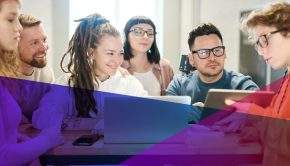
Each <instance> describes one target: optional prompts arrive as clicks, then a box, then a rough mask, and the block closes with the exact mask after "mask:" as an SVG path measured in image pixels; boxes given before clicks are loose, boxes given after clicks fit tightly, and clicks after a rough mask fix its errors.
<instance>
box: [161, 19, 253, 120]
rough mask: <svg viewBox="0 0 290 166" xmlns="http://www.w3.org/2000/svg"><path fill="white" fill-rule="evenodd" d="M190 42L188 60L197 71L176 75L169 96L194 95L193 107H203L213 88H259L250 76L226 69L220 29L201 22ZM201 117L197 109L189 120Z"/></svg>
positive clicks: (169, 89) (193, 31) (168, 89)
mask: <svg viewBox="0 0 290 166" xmlns="http://www.w3.org/2000/svg"><path fill="white" fill-rule="evenodd" d="M188 45H189V49H190V53H189V55H188V56H189V62H190V64H191V65H192V66H194V67H195V68H196V70H195V71H194V72H191V73H190V74H188V75H185V76H177V77H175V78H174V79H173V80H172V82H171V83H170V84H169V86H168V88H167V90H166V94H167V95H176V96H191V100H192V103H193V105H194V106H201V107H203V103H204V101H205V98H206V95H207V93H208V91H209V89H212V88H215V89H240V90H257V89H258V86H257V85H256V84H255V83H254V82H253V81H252V80H251V77H250V76H244V75H243V74H241V73H236V72H233V71H227V70H225V69H224V61H225V58H226V53H225V46H224V45H223V39H222V35H221V33H220V31H219V30H218V28H217V27H215V26H214V25H213V24H210V23H209V24H202V25H200V26H198V27H196V28H195V29H193V30H192V31H191V32H190V33H189V38H188ZM202 117H203V118H204V117H205V116H204V115H203V116H202ZM200 118H201V111H200V109H194V110H193V111H192V113H191V118H190V121H194V122H197V121H199V120H200Z"/></svg>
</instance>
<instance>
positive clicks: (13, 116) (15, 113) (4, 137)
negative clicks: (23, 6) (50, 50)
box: [0, 0, 60, 165]
mask: <svg viewBox="0 0 290 166" xmlns="http://www.w3.org/2000/svg"><path fill="white" fill-rule="evenodd" d="M19 8H20V2H19V1H18V0H0V34H1V36H0V49H1V51H0V75H1V77H0V165H23V164H29V162H31V161H32V160H35V159H37V157H38V156H39V155H41V154H42V153H44V152H45V151H47V150H48V149H49V148H51V147H53V146H55V145H57V144H58V143H60V141H59V142H58V141H57V140H60V139H58V136H57V134H56V129H55V128H54V129H52V130H49V129H48V130H44V131H42V133H41V134H40V135H39V136H37V137H35V138H33V139H30V138H28V137H27V136H24V135H21V134H19V133H18V125H19V123H20V120H21V110H20V108H19V106H18V105H17V103H16V102H15V100H14V98H13V97H12V96H11V94H10V91H11V89H12V88H13V87H12V88H11V86H13V81H15V80H13V79H10V78H8V77H7V76H9V77H15V76H16V70H15V69H16V65H15V64H16V58H15V55H14V54H13V51H14V50H16V49H17V46H18V42H19V36H20V32H21V30H22V27H21V25H20V23H19V20H18V16H19ZM3 76H5V77H3ZM52 133H54V134H52ZM52 135H54V136H56V137H51V136H52Z"/></svg>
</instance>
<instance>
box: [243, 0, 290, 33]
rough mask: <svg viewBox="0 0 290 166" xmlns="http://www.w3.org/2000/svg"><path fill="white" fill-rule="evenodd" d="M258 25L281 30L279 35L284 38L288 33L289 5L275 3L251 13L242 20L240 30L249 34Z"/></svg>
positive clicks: (289, 27) (289, 25) (289, 29)
mask: <svg viewBox="0 0 290 166" xmlns="http://www.w3.org/2000/svg"><path fill="white" fill-rule="evenodd" d="M258 25H262V26H269V27H275V28H276V29H277V30H279V29H281V30H284V31H281V34H282V35H283V36H286V35H287V34H288V33H289V32H290V4H289V3H287V2H283V1H281V2H276V3H272V4H269V5H268V6H266V7H265V8H263V9H259V10H254V11H252V12H251V13H250V14H249V15H248V16H247V17H245V18H244V19H243V20H242V27H241V28H242V30H243V31H245V32H248V33H250V32H251V30H252V29H253V28H255V27H256V26H258Z"/></svg>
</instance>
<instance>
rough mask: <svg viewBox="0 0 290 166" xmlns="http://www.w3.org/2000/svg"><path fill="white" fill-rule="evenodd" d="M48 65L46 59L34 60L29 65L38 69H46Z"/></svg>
mask: <svg viewBox="0 0 290 166" xmlns="http://www.w3.org/2000/svg"><path fill="white" fill-rule="evenodd" d="M46 64H47V61H46V58H45V57H44V58H42V59H39V60H37V59H35V58H33V59H32V60H31V61H30V63H29V65H30V66H33V67H36V68H44V67H45V66H46Z"/></svg>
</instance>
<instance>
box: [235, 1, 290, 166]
mask: <svg viewBox="0 0 290 166" xmlns="http://www.w3.org/2000/svg"><path fill="white" fill-rule="evenodd" d="M242 25H243V28H244V30H245V31H247V32H248V33H249V34H250V35H251V38H252V40H253V44H254V45H255V47H256V50H257V52H258V53H259V54H260V55H261V56H262V57H263V59H264V60H265V61H266V63H268V64H269V65H270V66H271V67H272V68H273V69H275V70H277V69H285V70H286V71H285V75H284V77H283V78H282V79H280V80H279V81H276V83H272V84H275V85H277V84H278V87H280V88H279V90H278V92H277V93H276V95H275V97H274V98H273V100H272V102H271V104H270V106H269V107H267V108H262V107H260V106H257V105H255V104H251V105H250V106H249V111H248V113H249V114H254V115H260V116H261V117H263V118H261V119H262V120H260V121H259V125H256V131H258V132H257V133H260V137H259V138H258V139H260V140H262V143H263V146H264V148H263V152H264V157H263V164H264V165H289V163H290V155H289V154H290V143H289V140H290V124H289V119H290V111H289V106H290V93H289V92H290V86H289V84H290V77H289V72H288V71H287V69H286V68H287V67H288V68H289V67H290V4H289V3H287V2H276V3H273V4H270V5H268V6H266V7H265V8H263V9H260V10H255V11H253V12H252V13H251V14H250V15H249V16H247V17H246V18H245V19H244V20H243V24H242ZM275 85H274V86H275ZM271 86H273V85H271ZM235 105H237V109H238V110H240V109H241V108H240V107H242V106H243V105H245V104H244V103H237V104H235ZM239 105H240V106H239ZM238 106H239V107H238Z"/></svg>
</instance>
